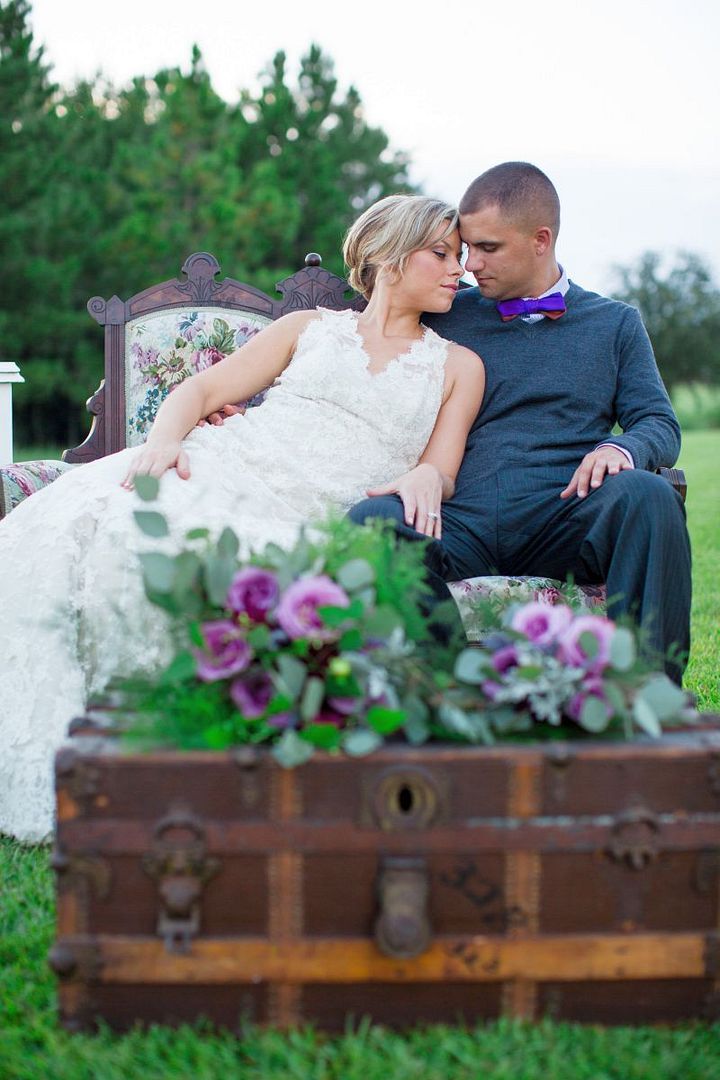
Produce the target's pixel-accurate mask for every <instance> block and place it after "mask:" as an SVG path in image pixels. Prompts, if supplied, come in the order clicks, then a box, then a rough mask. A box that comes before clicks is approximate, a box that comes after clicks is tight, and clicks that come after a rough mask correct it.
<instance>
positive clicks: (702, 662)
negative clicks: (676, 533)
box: [679, 431, 720, 712]
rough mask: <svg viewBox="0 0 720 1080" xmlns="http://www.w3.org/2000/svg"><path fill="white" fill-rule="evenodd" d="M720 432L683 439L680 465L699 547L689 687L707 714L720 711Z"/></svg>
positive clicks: (692, 536)
mask: <svg viewBox="0 0 720 1080" xmlns="http://www.w3.org/2000/svg"><path fill="white" fill-rule="evenodd" d="M719 460H720V431H691V432H688V433H687V434H686V435H685V436H684V438H683V449H682V453H681V455H680V462H679V464H680V466H681V467H682V468H683V469H684V470H685V473H686V476H687V480H688V496H687V516H688V528H689V530H690V539H691V541H692V548H693V606H692V624H691V625H692V646H691V649H690V663H689V664H688V668H687V673H686V675H685V685H686V686H687V687H688V689H689V690H692V691H693V693H695V694H696V695H697V699H698V707H699V708H700V710H701V711H702V712H720V477H719V475H718V461H719Z"/></svg>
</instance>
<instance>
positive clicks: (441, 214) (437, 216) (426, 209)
mask: <svg viewBox="0 0 720 1080" xmlns="http://www.w3.org/2000/svg"><path fill="white" fill-rule="evenodd" d="M457 225H458V212H457V210H456V209H455V207H454V206H450V204H449V203H446V202H443V201H442V199H431V198H428V197H427V196H426V195H388V196H387V197H386V198H384V199H380V200H379V202H376V203H373V205H372V206H370V207H368V209H367V210H365V212H364V213H362V214H361V215H360V217H359V218H358V219H357V221H356V222H355V223H354V224H353V225H351V226H350V228H349V229H348V232H347V235H346V237H345V242H344V243H343V258H344V260H345V266H346V267H347V270H348V282H349V284H350V285H351V286H352V288H353V289H355V291H356V292H359V293H362V295H363V296H364V297H365V298H366V299H368V298H369V297H370V295H371V293H372V291H373V289H374V287H375V281H376V279H377V274H378V271H379V270H381V269H382V268H383V267H386V268H389V269H391V270H392V271H394V272H395V273H396V274H397V275H399V276H401V275H402V273H403V271H404V269H405V264H406V263H407V260H408V258H409V256H410V255H412V253H413V252H414V251H421V250H422V249H423V248H427V247H430V245H431V244H434V243H435V242H436V241H438V240H443V239H444V238H445V237H446V236H449V235H450V233H451V232H452V231H453V229H456V228H457Z"/></svg>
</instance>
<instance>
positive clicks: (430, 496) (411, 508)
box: [368, 462, 443, 540]
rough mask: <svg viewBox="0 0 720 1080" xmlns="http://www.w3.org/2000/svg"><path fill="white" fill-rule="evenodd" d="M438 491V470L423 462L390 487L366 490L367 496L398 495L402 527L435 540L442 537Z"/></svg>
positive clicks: (386, 485)
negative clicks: (402, 512) (400, 502)
mask: <svg viewBox="0 0 720 1080" xmlns="http://www.w3.org/2000/svg"><path fill="white" fill-rule="evenodd" d="M442 492H443V487H442V476H441V475H440V472H439V470H438V469H436V468H435V466H434V465H430V464H429V463H427V462H426V463H424V464H422V465H418V466H416V468H414V469H412V470H411V471H410V472H408V473H405V474H404V475H403V476H400V477H398V479H397V480H393V482H392V483H390V484H384V485H383V486H382V487H375V488H372V489H370V490H368V495H369V496H371V497H372V496H373V495H399V496H400V498H401V499H402V503H403V507H404V508H405V524H406V525H411V526H412V527H413V528H415V529H417V531H418V532H420V533H424V535H425V536H430V537H433V538H434V539H435V540H439V539H440V536H441V535H442V526H441V518H440V506H441V503H442Z"/></svg>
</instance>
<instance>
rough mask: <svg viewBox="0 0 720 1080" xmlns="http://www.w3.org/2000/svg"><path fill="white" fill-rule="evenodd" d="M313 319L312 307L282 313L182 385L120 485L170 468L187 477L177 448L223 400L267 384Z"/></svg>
mask: <svg viewBox="0 0 720 1080" xmlns="http://www.w3.org/2000/svg"><path fill="white" fill-rule="evenodd" d="M317 317H318V316H317V312H315V311H297V312H293V313H292V314H290V315H284V316H283V317H282V318H281V319H278V320H277V321H276V322H274V323H271V324H270V325H269V326H267V327H265V329H264V330H262V331H261V332H260V333H259V334H256V335H255V337H254V338H252V339H251V340H250V341H248V342H246V344H245V345H243V346H242V347H241V348H240V349H236V350H235V352H232V353H230V355H229V356H226V357H225V359H224V360H221V361H220V362H219V363H217V364H214V365H213V366H212V367H210V368H207V369H206V370H205V371H201V372H199V373H198V374H197V375H193V376H191V377H190V378H189V379H186V380H185V381H184V382H182V383H180V385H179V386H178V387H176V388H175V390H173V392H172V394H168V396H167V397H166V398H165V400H164V401H163V403H162V405H161V406H160V408H159V409H158V414H157V416H156V418H155V423H154V424H153V426H152V428H151V430H150V434H149V435H148V438H147V442H146V443H145V445H144V447H143V448H142V450H141V451H140V453H138V455H137V456H136V457H135V458H134V460H133V463H132V465H131V467H130V469H129V471H128V474H127V476H126V477H125V479H124V480H123V487H127V488H130V487H132V483H133V478H134V477H135V476H139V475H144V474H149V475H150V476H162V474H163V473H164V472H166V470H167V469H172V468H173V467H176V468H177V472H178V475H179V476H181V477H183V479H187V477H188V476H189V475H190V468H189V463H188V457H187V454H186V453H185V451H184V450H183V449H182V446H181V443H182V440H183V439H184V438H185V436H186V435H187V433H188V432H189V431H192V429H193V428H194V427H195V425H196V424H197V422H198V420H200V419H201V418H202V417H204V416H208V415H209V414H210V413H212V412H215V411H216V410H217V409H219V408H220V407H221V406H222V405H224V404H225V402H227V401H246V400H248V399H249V398H251V397H252V396H253V395H254V394H257V393H258V392H259V391H260V390H263V389H264V388H265V387H266V386H270V384H271V383H272V382H274V380H275V379H276V378H277V377H278V376H279V375H280V374H282V372H283V371H284V370H285V368H286V367H287V365H288V364H289V362H290V358H291V357H292V355H293V352H294V351H295V346H296V345H297V340H298V337H299V336H300V334H301V333H302V331H303V330H304V329H305V327H306V326H307V325H308V323H309V322H311V321H312V320H313V319H316V318H317Z"/></svg>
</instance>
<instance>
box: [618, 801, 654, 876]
mask: <svg viewBox="0 0 720 1080" xmlns="http://www.w3.org/2000/svg"><path fill="white" fill-rule="evenodd" d="M659 832H660V822H659V820H658V817H657V814H654V813H653V812H652V810H648V809H647V807H645V806H631V807H630V808H629V809H628V810H623V811H622V812H621V813H620V814H618V815H617V816H616V817H615V820H614V822H613V826H612V834H611V839H610V845H609V849H608V850H609V852H610V855H612V857H613V858H614V859H617V860H618V862H623V861H625V862H626V863H627V864H628V865H629V866H631V867H632V868H633V869H634V870H642V868H643V867H644V866H647V864H648V863H649V862H652V861H653V860H654V859H656V858H657V855H658V850H659V844H658V834H659Z"/></svg>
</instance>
